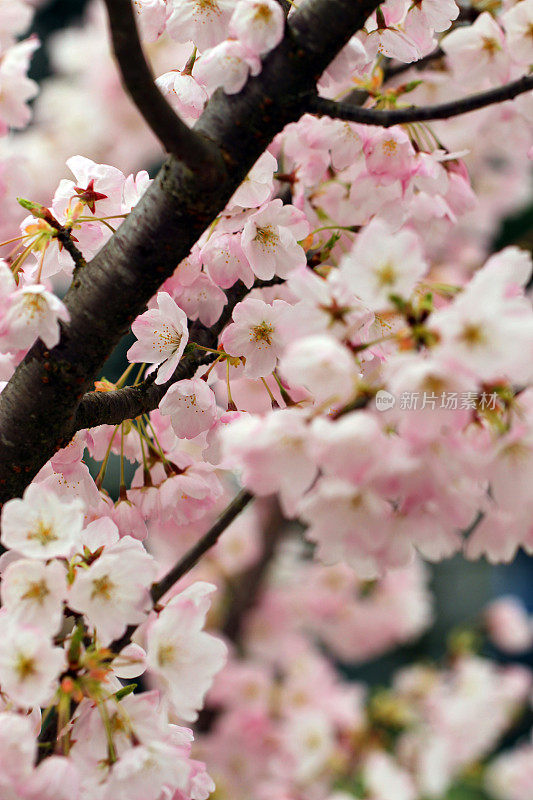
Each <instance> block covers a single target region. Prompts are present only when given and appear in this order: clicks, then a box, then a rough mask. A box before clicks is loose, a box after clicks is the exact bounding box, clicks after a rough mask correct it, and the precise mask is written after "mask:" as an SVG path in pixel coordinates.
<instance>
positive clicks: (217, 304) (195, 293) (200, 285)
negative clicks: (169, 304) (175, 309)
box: [176, 272, 227, 327]
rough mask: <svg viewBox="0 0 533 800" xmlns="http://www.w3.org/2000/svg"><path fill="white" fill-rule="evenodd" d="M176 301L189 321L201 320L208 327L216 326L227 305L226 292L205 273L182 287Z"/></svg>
mask: <svg viewBox="0 0 533 800" xmlns="http://www.w3.org/2000/svg"><path fill="white" fill-rule="evenodd" d="M176 299H177V301H178V305H179V306H180V308H182V309H183V311H185V313H186V314H187V316H188V318H189V319H191V320H195V319H199V320H200V322H203V324H204V325H207V326H208V327H210V326H211V325H214V324H215V322H216V321H217V320H218V318H219V317H220V315H221V314H222V309H223V308H224V306H225V305H226V303H227V298H226V295H225V294H224V292H223V291H222V290H221V289H220V287H219V286H217V285H216V283H214V282H213V281H212V280H211V278H210V277H209V275H206V274H205V272H201V273H200V274H199V275H198V277H197V278H196V279H195V280H194V281H193V282H192V283H190V284H188V285H187V286H184V287H182V288H181V289H180V290H179V294H178V296H177V298H176Z"/></svg>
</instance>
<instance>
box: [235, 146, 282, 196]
mask: <svg viewBox="0 0 533 800" xmlns="http://www.w3.org/2000/svg"><path fill="white" fill-rule="evenodd" d="M277 168H278V162H277V159H276V158H274V156H273V155H272V153H269V152H268V150H267V151H266V152H265V153H263V155H262V156H261V158H259V159H258V160H257V161H256V163H255V164H254V166H253V167H252V169H251V170H250V172H249V173H248V175H247V176H246V178H245V179H244V181H243V182H242V183H241V185H240V186H239V188H238V189H237V191H236V192H235V194H234V195H233V197H232V198H231V200H230V205H235V206H241V207H242V208H256V207H257V206H260V205H262V204H263V203H265V202H266V201H267V200H268V199H269V198H270V197H271V195H272V191H273V188H274V173H275V172H276V170H277Z"/></svg>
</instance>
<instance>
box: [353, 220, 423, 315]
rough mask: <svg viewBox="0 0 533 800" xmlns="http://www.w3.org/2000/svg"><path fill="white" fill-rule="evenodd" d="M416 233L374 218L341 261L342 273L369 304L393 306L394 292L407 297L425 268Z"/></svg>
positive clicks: (373, 305)
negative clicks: (394, 232)
mask: <svg viewBox="0 0 533 800" xmlns="http://www.w3.org/2000/svg"><path fill="white" fill-rule="evenodd" d="M426 269H427V265H426V263H425V261H424V259H423V256H422V251H421V247H420V242H419V239H418V237H417V236H416V234H414V233H413V232H412V231H409V230H402V231H399V232H398V233H396V234H395V235H392V230H391V228H390V226H388V225H387V224H385V223H384V222H381V220H379V219H374V220H373V221H372V222H371V223H370V224H369V225H367V226H366V227H365V228H364V230H363V231H362V232H361V233H360V234H359V236H358V238H357V241H356V244H355V247H354V248H353V250H352V251H351V253H350V254H349V255H347V256H346V257H345V258H344V259H343V261H342V263H341V276H342V279H344V280H345V281H346V283H347V285H348V286H349V287H350V289H351V290H352V291H353V292H354V293H355V294H356V295H357V296H358V297H360V298H361V300H362V301H363V302H364V303H366V304H367V305H368V306H369V307H370V308H373V309H376V310H377V309H383V308H387V307H388V306H390V302H391V301H390V297H391V295H393V296H394V295H397V296H399V297H402V298H405V299H407V298H408V297H409V295H410V294H411V292H412V291H413V289H414V288H415V286H416V283H417V281H418V280H419V279H420V278H421V277H422V275H424V273H425V272H426Z"/></svg>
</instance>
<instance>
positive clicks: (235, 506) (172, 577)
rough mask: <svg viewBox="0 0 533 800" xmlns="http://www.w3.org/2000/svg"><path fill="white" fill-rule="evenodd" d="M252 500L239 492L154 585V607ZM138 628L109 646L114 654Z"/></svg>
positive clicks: (129, 630) (125, 644)
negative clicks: (199, 537)
mask: <svg viewBox="0 0 533 800" xmlns="http://www.w3.org/2000/svg"><path fill="white" fill-rule="evenodd" d="M252 499H253V495H252V494H250V492H247V491H246V490H242V491H241V492H239V494H238V495H237V496H236V497H235V498H234V499H233V500H232V501H231V503H230V504H229V505H228V506H227V507H226V509H225V510H224V511H223V512H222V514H221V515H220V517H219V518H218V519H217V521H216V522H215V523H214V525H212V526H211V528H210V529H209V530H208V531H207V533H205V534H204V535H203V536H202V538H201V539H200V540H199V541H198V542H197V543H196V544H195V545H194V546H193V547H191V549H190V550H189V552H188V553H185V555H184V556H183V558H181V559H180V560H179V561H178V562H177V564H175V565H174V566H173V567H172V569H171V570H169V572H167V574H166V575H165V576H164V577H163V578H161V580H160V581H158V582H157V583H154V585H153V586H152V590H151V597H152V602H153V603H154V605H155V604H156V603H158V602H159V601H160V600H161V598H162V597H164V595H165V594H166V593H167V592H168V591H169V590H170V589H172V587H173V586H174V585H175V584H176V583H177V582H178V581H179V580H180V578H183V576H184V575H186V574H187V572H189V571H190V570H191V569H192V568H193V567H194V566H195V564H197V563H198V561H199V560H200V558H201V557H202V556H203V555H204V554H205V553H207V551H208V550H210V549H211V548H212V547H213V546H214V545H215V544H216V543H217V542H218V540H219V538H220V536H221V535H222V534H223V533H224V531H225V530H226V528H228V527H229V526H230V525H231V523H232V522H233V521H234V520H235V519H236V518H237V517H238V516H239V514H240V513H241V511H243V510H244V509H245V508H246V506H247V505H248V503H249V502H250V501H251V500H252ZM137 627H138V626H137V625H129V626H128V628H127V629H126V630H125V632H124V633H123V634H122V636H121V637H120V639H115V641H114V642H112V643H111V644H110V645H109V649H110V650H111V651H112V652H113V653H120V651H121V650H123V649H124V647H126V646H127V645H128V644H129V643H130V642H131V638H132V636H133V634H134V633H135V631H136V630H137Z"/></svg>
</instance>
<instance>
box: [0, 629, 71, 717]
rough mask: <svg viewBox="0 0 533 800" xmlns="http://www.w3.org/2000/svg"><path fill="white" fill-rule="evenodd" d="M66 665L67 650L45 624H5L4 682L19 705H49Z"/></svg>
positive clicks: (1, 649) (0, 664)
mask: <svg viewBox="0 0 533 800" xmlns="http://www.w3.org/2000/svg"><path fill="white" fill-rule="evenodd" d="M64 666H65V654H64V652H63V650H62V649H61V648H59V647H54V646H53V645H52V642H51V641H50V639H48V638H43V631H42V629H41V628H33V627H31V626H29V625H26V624H18V625H14V624H9V623H8V624H5V625H4V626H3V629H2V641H1V644H0V683H1V684H2V688H3V690H4V691H5V692H6V693H7V694H8V695H9V696H10V697H11V698H12V700H13V702H14V703H15V704H16V705H17V706H21V707H23V708H31V707H32V706H35V705H42V706H45V705H46V704H47V703H48V702H49V701H50V700H51V699H52V696H53V694H54V691H55V688H56V681H57V678H58V676H59V673H60V672H61V671H62V670H63V668H64Z"/></svg>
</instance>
